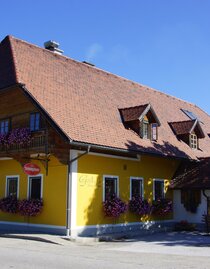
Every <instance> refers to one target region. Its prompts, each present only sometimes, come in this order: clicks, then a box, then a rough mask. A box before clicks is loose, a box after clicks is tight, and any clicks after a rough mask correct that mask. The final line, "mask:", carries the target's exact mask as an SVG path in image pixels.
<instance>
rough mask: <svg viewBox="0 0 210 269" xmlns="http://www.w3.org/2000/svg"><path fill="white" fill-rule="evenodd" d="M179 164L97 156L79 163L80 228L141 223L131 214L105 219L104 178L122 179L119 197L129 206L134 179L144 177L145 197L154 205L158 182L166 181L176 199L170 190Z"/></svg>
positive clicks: (174, 161)
mask: <svg viewBox="0 0 210 269" xmlns="http://www.w3.org/2000/svg"><path fill="white" fill-rule="evenodd" d="M178 164H179V162H178V161H176V160H170V159H166V158H158V157H149V156H141V158H140V160H139V161H133V160H126V159H118V158H110V157H104V156H96V155H85V156H83V157H81V158H80V159H78V176H77V226H85V225H97V224H110V223H116V222H117V223H124V222H125V223H127V222H138V221H141V219H140V218H139V217H138V216H136V215H134V214H131V213H129V212H127V213H125V214H122V215H121V217H120V218H119V219H118V220H113V219H112V218H109V217H104V214H103V208H102V200H103V176H104V175H112V176H118V177H119V197H120V198H121V199H122V200H123V201H125V202H128V201H129V198H130V177H143V178H144V197H145V198H148V199H149V201H150V202H151V201H152V199H153V179H154V178H156V179H164V180H165V186H166V197H168V198H172V192H171V191H168V188H167V186H168V184H169V181H170V179H171V178H172V176H173V174H174V172H175V171H176V169H177V167H178ZM150 220H152V219H150ZM142 221H143V219H142Z"/></svg>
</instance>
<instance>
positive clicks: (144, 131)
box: [142, 120, 149, 139]
mask: <svg viewBox="0 0 210 269" xmlns="http://www.w3.org/2000/svg"><path fill="white" fill-rule="evenodd" d="M142 128H143V129H142V138H144V139H148V138H149V122H148V121H147V120H143V123H142Z"/></svg>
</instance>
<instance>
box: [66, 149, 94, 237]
mask: <svg viewBox="0 0 210 269" xmlns="http://www.w3.org/2000/svg"><path fill="white" fill-rule="evenodd" d="M90 148H91V146H88V147H87V150H86V151H85V152H84V153H82V154H80V155H78V156H77V157H75V158H73V159H71V156H69V163H68V176H67V194H66V197H67V201H66V236H67V237H70V236H71V224H72V219H71V211H72V190H73V189H72V175H71V174H72V164H73V163H74V162H75V161H77V160H78V159H80V158H81V157H83V156H85V155H87V154H88V153H89V152H90ZM70 152H71V149H70Z"/></svg>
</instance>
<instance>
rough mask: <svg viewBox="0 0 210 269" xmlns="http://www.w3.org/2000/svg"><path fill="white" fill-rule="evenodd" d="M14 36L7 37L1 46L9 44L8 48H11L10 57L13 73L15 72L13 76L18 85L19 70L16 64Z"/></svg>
mask: <svg viewBox="0 0 210 269" xmlns="http://www.w3.org/2000/svg"><path fill="white" fill-rule="evenodd" d="M12 38H13V37H12V36H11V35H7V36H6V37H5V38H4V39H3V40H2V41H1V42H0V44H4V42H5V43H8V47H9V53H10V57H11V60H12V71H13V73H14V74H13V75H14V82H15V83H18V78H17V69H16V63H15V57H14V50H13V46H12V42H11V40H12Z"/></svg>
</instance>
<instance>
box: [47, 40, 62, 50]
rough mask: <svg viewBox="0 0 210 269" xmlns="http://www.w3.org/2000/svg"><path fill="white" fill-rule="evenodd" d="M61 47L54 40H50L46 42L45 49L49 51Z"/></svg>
mask: <svg viewBox="0 0 210 269" xmlns="http://www.w3.org/2000/svg"><path fill="white" fill-rule="evenodd" d="M59 45H60V44H59V43H58V42H56V41H54V40H49V41H46V42H44V47H45V49H48V48H58V47H59Z"/></svg>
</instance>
